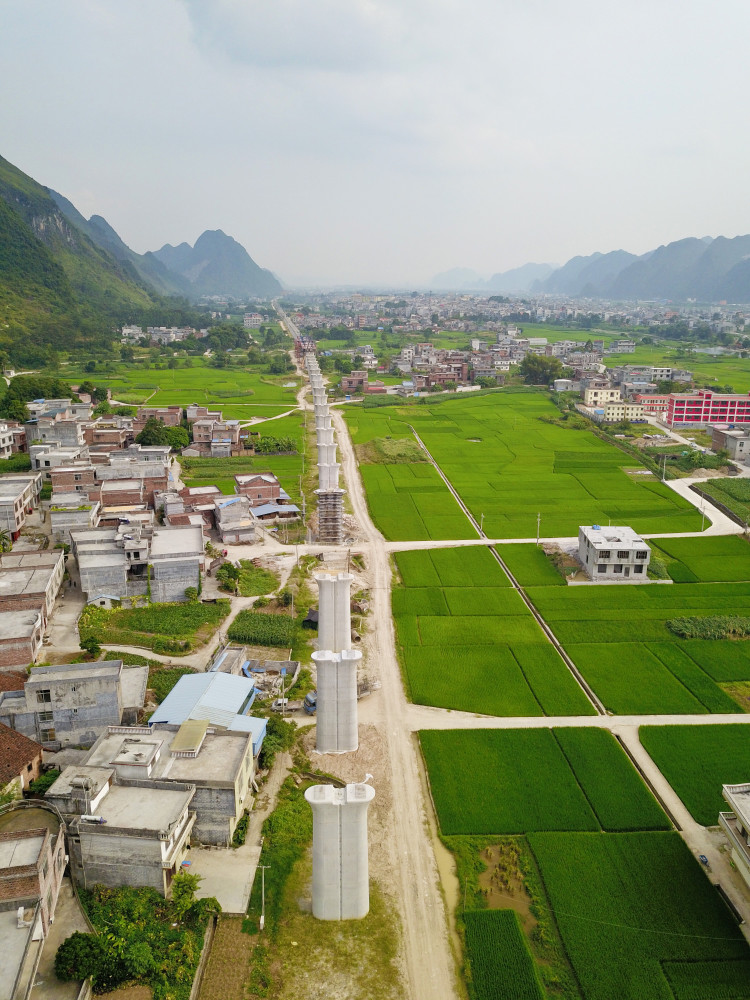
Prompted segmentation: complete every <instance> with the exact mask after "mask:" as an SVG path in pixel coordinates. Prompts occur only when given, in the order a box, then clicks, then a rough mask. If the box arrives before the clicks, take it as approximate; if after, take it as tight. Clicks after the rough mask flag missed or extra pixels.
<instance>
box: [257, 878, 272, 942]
mask: <svg viewBox="0 0 750 1000" xmlns="http://www.w3.org/2000/svg"><path fill="white" fill-rule="evenodd" d="M270 867H271V866H270V865H258V868H260V878H261V890H260V892H261V904H260V929H261V930H263V928H264V927H265V925H266V868H270Z"/></svg>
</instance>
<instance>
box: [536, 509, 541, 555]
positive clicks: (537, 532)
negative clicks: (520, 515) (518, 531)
mask: <svg viewBox="0 0 750 1000" xmlns="http://www.w3.org/2000/svg"><path fill="white" fill-rule="evenodd" d="M541 523H542V514H541V511H540V512H539V513H538V514H537V516H536V544H537V548H538V547H539V526H540V525H541Z"/></svg>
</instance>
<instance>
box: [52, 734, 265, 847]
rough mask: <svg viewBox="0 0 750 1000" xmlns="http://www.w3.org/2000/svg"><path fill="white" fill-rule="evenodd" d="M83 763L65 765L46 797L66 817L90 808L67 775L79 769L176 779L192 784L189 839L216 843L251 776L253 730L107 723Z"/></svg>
mask: <svg viewBox="0 0 750 1000" xmlns="http://www.w3.org/2000/svg"><path fill="white" fill-rule="evenodd" d="M209 730H210V731H209ZM82 766H83V768H84V770H83V771H81V766H78V765H71V766H69V767H67V768H65V770H64V771H63V773H62V774H61V776H60V778H58V780H57V781H56V782H55V783H54V785H53V786H52V787H51V788H50V789H49V791H48V792H47V794H46V796H45V799H46V800H47V801H49V802H50V803H51V804H52V805H54V806H56V807H57V808H58V809H59V811H60V813H61V814H62V815H63V816H64V817H65V819H66V820H67V821H68V822H70V821H72V820H73V819H74V818H75V817H76V816H80V815H81V814H83V813H87V812H88V811H89V804H88V803H87V802H86V800H85V797H84V796H82V793H81V789H80V787H79V785H77V784H76V783H75V782H74V781H73V780H72V779H73V778H75V776H76V775H79V776H80V774H79V772H81V773H83V774H84V776H88V777H89V778H91V777H92V774H93V775H94V776H96V775H97V774H99V775H100V777H101V778H102V780H103V779H104V778H107V779H111V783H115V784H120V783H122V782H123V781H126V782H127V781H131V780H136V781H138V785H139V787H144V788H145V787H151V786H152V785H153V784H155V783H157V782H159V783H162V782H163V783H164V784H165V785H167V786H169V787H174V783H175V782H176V783H177V785H178V786H180V787H181V786H182V785H194V786H195V796H194V798H193V800H192V804H191V807H190V808H191V810H192V811H193V812H195V824H194V827H193V838H194V839H195V840H197V841H198V842H199V843H201V844H212V845H215V846H221V847H226V846H228V845H229V843H230V842H231V839H232V835H233V834H234V831H235V828H236V826H237V823H238V822H239V820H240V818H241V817H242V815H243V810H244V808H245V806H246V805H247V804H248V795H249V794H250V793H251V790H252V789H253V787H254V784H253V783H254V776H255V759H254V754H253V739H252V735H251V734H250V733H248V732H234V731H228V730H215V729H214V727H213V726H210V725H209V722H208V720H206V719H195V720H192V719H191V720H187V721H185V722H183V723H182V724H180V725H155V726H150V727H149V726H133V727H129V728H126V727H123V726H109V727H108V728H107V729H106V730H105V731H104V732H103V733H102V735H101V736H100V737H99V739H98V740H97V741H96V743H95V744H94V746H93V747H92V748H91V750H90V751H89V753H88V755H87V756H86V758H85V759H84V760H83V762H82ZM99 784H100V783H99V782H98V781H97V783H96V786H97V787H99ZM102 787H103V785H102Z"/></svg>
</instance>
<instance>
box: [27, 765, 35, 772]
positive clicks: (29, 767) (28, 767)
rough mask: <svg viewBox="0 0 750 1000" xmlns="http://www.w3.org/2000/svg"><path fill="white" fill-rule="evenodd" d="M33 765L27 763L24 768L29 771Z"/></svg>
mask: <svg viewBox="0 0 750 1000" xmlns="http://www.w3.org/2000/svg"><path fill="white" fill-rule="evenodd" d="M33 766H34V765H33V764H27V765H26V770H27V771H30V770H31V769H32V767H33Z"/></svg>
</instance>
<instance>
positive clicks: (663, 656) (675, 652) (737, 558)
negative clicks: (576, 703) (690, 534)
mask: <svg viewBox="0 0 750 1000" xmlns="http://www.w3.org/2000/svg"><path fill="white" fill-rule="evenodd" d="M658 545H659V546H660V547H661V549H663V552H664V556H665V557H666V560H667V568H668V571H669V573H670V575H671V576H672V578H673V579H674V580H675V583H674V584H660V583H652V584H647V585H628V586H623V585H607V584H603V585H598V586H596V587H593V586H584V587H557V586H554V587H552V586H550V587H546V586H545V587H537V586H532V587H529V588H528V590H527V593H528V596H529V597H530V598H531V600H532V602H533V603H534V605H535V606H536V608H537V610H538V611H539V612H540V613H541V614H542V616H543V617H544V619H545V621H546V622H547V623H548V624H549V625H550V626H551V628H552V629H553V631H554V632H555V635H556V636H557V638H558V639H559V640H560V642H561V643H562V644H563V646H564V647H565V649H566V651H567V653H568V654H569V656H570V657H571V658H572V659H573V661H574V663H575V664H576V666H577V667H578V669H579V670H580V671H581V673H582V674H583V676H584V677H585V678H586V680H587V681H588V682H589V684H591V686H592V688H593V689H594V690H595V691H596V693H597V694H598V696H599V697H600V698H601V699H602V701H603V702H604V704H605V706H606V708H607V709H609V710H610V711H611V712H614V713H616V714H647V715H649V714H659V713H670V714H681V713H686V714H703V713H707V712H720V713H736V712H738V711H742V710H743V709H742V708H741V706H740V704H739V703H738V702H736V701H735V700H734V698H732V697H730V694H729V693H728V692H727V691H725V690H723V689H722V687H720V686H719V685H727V686H728V687H730V688H731V686H732V685H733V684H744V683H746V682H748V681H750V642H748V641H745V640H730V639H684V640H683V639H679V640H678V639H676V638H675V636H674V633H673V632H671V631H670V630H669V629H668V628H667V625H666V622H667V621H669V620H670V619H673V618H682V617H685V616H690V617H710V616H713V615H727V616H739V617H745V616H747V614H748V609H750V582H747V578H748V577H750V559H748V558H747V555H746V551H747V543H746V542H745V541H744V539H742V538H739V537H736V536H732V537H729V538H723V537H719V538H711V537H709V538H690V539H659V540H658ZM682 580H685V581H688V582H678V581H682ZM727 581H730V582H727Z"/></svg>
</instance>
